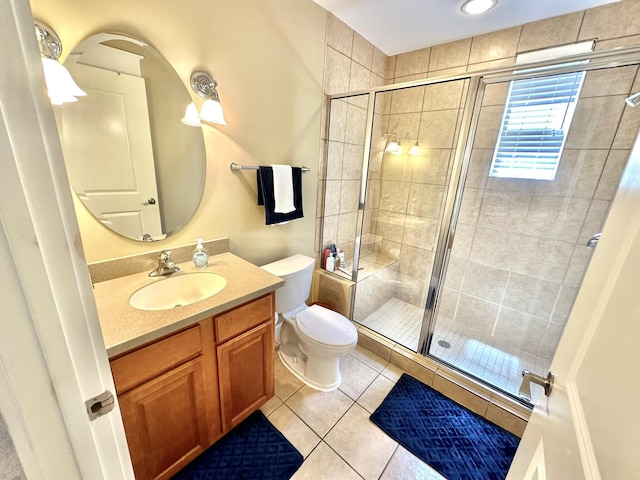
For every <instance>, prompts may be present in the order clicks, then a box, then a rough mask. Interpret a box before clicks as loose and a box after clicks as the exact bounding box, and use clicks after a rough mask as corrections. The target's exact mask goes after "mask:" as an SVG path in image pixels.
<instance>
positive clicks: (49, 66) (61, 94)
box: [42, 57, 87, 105]
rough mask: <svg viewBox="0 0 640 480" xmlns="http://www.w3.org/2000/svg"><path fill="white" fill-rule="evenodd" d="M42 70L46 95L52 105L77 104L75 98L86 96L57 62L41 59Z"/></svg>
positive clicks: (50, 59)
mask: <svg viewBox="0 0 640 480" xmlns="http://www.w3.org/2000/svg"><path fill="white" fill-rule="evenodd" d="M42 69H43V71H44V81H45V83H46V85H47V94H48V95H49V98H50V99H51V103H53V104H54V105H61V104H63V103H69V102H77V101H78V99H77V98H76V97H83V96H85V95H86V94H87V93H86V92H85V91H84V90H82V89H81V88H80V87H78V85H77V84H76V82H74V81H73V78H72V77H71V74H70V73H69V71H68V70H67V69H66V68H65V67H64V66H63V65H61V64H60V63H58V61H57V60H53V59H52V58H46V57H42Z"/></svg>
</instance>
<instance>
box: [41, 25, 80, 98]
mask: <svg viewBox="0 0 640 480" xmlns="http://www.w3.org/2000/svg"><path fill="white" fill-rule="evenodd" d="M34 24H35V29H36V38H37V39H38V46H39V47H40V56H41V57H42V69H43V70H44V81H45V84H46V86H47V94H48V95H49V98H50V99H51V103H52V104H53V105H62V104H63V103H69V102H77V101H78V99H77V98H76V97H82V96H85V95H86V92H84V91H83V90H82V89H81V88H80V87H78V85H77V84H76V82H74V81H73V78H71V74H70V73H69V71H68V70H67V69H66V68H65V67H64V65H62V64H61V63H60V62H58V58H59V57H60V54H61V53H62V43H61V42H60V38H58V35H56V33H55V32H54V31H53V30H52V29H51V27H49V26H48V25H46V24H44V23H42V22H40V21H38V20H34Z"/></svg>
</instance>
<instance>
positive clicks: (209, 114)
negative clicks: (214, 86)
mask: <svg viewBox="0 0 640 480" xmlns="http://www.w3.org/2000/svg"><path fill="white" fill-rule="evenodd" d="M200 120H203V121H205V122H209V123H217V124H219V125H226V124H227V122H226V121H225V119H224V114H223V112H222V105H220V102H218V101H216V100H211V99H207V100H205V101H204V103H203V104H202V108H200Z"/></svg>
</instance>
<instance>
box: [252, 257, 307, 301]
mask: <svg viewBox="0 0 640 480" xmlns="http://www.w3.org/2000/svg"><path fill="white" fill-rule="evenodd" d="M314 263H315V260H314V259H313V258H311V257H307V256H306V255H301V254H297V255H293V256H291V257H287V258H283V259H282V260H278V261H276V262H272V263H268V264H267V265H263V266H262V267H260V268H263V269H264V270H266V271H267V272H269V273H271V274H273V275H276V276H278V277H280V278H282V279H283V280H284V281H285V284H284V285H283V286H282V287H280V288H279V289H278V290H276V312H278V313H285V312H290V311H291V310H294V309H296V308H298V307H299V306H301V305H302V304H304V302H305V301H306V300H307V298H309V292H310V291H311V278H312V276H313V265H314Z"/></svg>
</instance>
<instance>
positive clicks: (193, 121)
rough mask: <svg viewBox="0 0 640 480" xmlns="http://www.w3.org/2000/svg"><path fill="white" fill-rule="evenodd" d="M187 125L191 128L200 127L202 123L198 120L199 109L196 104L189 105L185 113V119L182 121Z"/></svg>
mask: <svg viewBox="0 0 640 480" xmlns="http://www.w3.org/2000/svg"><path fill="white" fill-rule="evenodd" d="M180 121H181V122H182V123H184V124H185V125H189V126H191V127H200V126H202V123H200V118H198V109H197V108H196V104H195V103H193V102H191V103H190V104H189V105H187V109H186V110H185V112H184V117H182V120H180Z"/></svg>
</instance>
